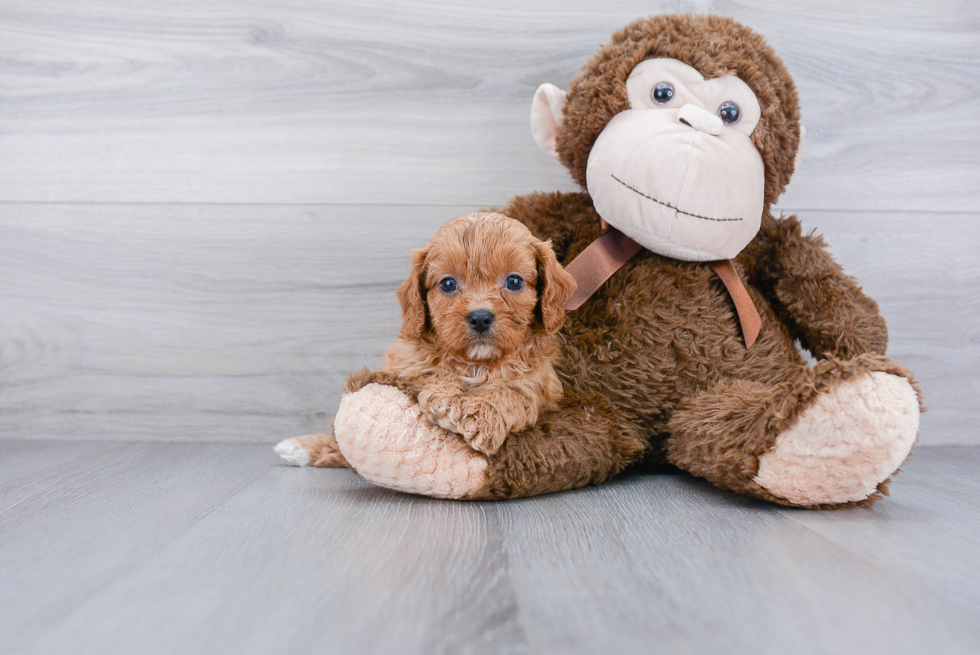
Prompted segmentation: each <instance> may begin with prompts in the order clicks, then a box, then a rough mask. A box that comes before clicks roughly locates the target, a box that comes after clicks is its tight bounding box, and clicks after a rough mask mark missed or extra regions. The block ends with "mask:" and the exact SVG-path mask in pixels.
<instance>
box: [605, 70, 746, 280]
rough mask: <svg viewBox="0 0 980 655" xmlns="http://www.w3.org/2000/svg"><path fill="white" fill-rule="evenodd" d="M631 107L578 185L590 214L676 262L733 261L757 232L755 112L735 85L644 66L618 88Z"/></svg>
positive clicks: (612, 125)
mask: <svg viewBox="0 0 980 655" xmlns="http://www.w3.org/2000/svg"><path fill="white" fill-rule="evenodd" d="M626 89H627V92H628V94H629V101H630V108H629V109H628V110H626V111H623V112H620V113H619V114H617V115H616V116H615V117H613V119H612V120H611V121H610V122H609V123H608V125H606V127H605V128H604V129H603V130H602V132H601V133H600V134H599V138H598V139H597V140H596V142H595V145H594V146H593V148H592V151H591V152H590V153H589V160H588V167H587V169H586V177H587V181H588V189H589V194H590V195H591V196H592V200H593V202H594V204H595V208H596V211H597V212H598V213H599V215H600V216H602V218H604V219H605V220H606V221H607V222H608V223H609V224H611V225H613V226H615V227H616V228H618V229H619V230H620V231H622V232H624V233H625V234H627V235H628V236H629V237H631V238H632V239H634V240H635V241H637V242H638V243H640V244H642V245H643V246H645V247H646V248H648V249H650V250H652V251H654V252H656V253H659V254H662V255H665V256H668V257H674V258H677V259H683V260H688V261H708V260H714V259H728V258H731V257H734V256H735V255H737V254H738V253H739V251H741V250H742V248H744V247H745V246H746V245H747V244H748V243H749V241H751V240H752V237H754V236H755V234H756V233H757V232H758V231H759V225H760V221H761V219H762V210H763V204H764V200H765V168H764V165H763V162H762V157H760V156H759V152H758V151H757V150H756V148H755V145H753V143H752V140H751V138H750V137H751V134H752V130H753V129H754V128H755V125H756V123H757V122H758V121H759V117H760V110H759V103H758V101H757V100H756V97H755V94H753V93H752V91H751V90H750V89H749V87H748V86H747V85H746V84H745V83H744V82H742V81H741V80H739V79H738V78H737V77H734V76H731V75H729V76H725V77H720V78H715V79H711V80H705V79H704V78H703V77H702V76H701V74H700V73H699V72H698V71H697V70H696V69H694V68H692V67H690V66H688V65H687V64H684V63H681V62H679V61H677V60H676V59H648V60H646V61H643V62H641V63H640V64H639V65H638V66H637V67H636V68H634V69H633V71H632V73H631V74H630V76H629V79H628V80H627V82H626Z"/></svg>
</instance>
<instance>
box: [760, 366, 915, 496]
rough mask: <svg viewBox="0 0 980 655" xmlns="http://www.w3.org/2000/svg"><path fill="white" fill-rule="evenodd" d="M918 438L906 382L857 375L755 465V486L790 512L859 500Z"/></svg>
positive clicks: (825, 397) (814, 408) (823, 400)
mask: <svg viewBox="0 0 980 655" xmlns="http://www.w3.org/2000/svg"><path fill="white" fill-rule="evenodd" d="M918 431H919V403H918V400H917V397H916V393H915V389H913V388H912V385H911V384H909V381H908V380H906V379H905V378H903V377H900V376H897V375H891V374H889V373H883V372H880V371H878V372H874V373H870V374H868V375H862V376H861V377H858V378H855V379H851V380H848V381H846V382H844V383H842V384H840V385H839V386H837V387H835V388H834V389H832V390H831V391H829V392H828V393H825V394H823V395H820V396H818V397H817V398H816V400H815V401H814V402H813V404H812V405H811V406H810V407H808V408H807V409H806V410H805V411H804V412H803V414H802V415H801V416H800V418H799V420H798V421H797V423H796V424H795V425H794V426H793V427H791V428H790V429H789V430H786V431H785V432H783V433H782V434H781V435H779V437H777V439H776V446H775V447H774V448H773V449H772V450H771V451H769V452H768V453H766V454H765V455H763V456H762V457H760V458H759V471H758V475H757V476H756V478H755V482H757V483H758V484H759V485H761V486H762V487H764V488H765V489H766V490H767V491H769V492H770V493H772V494H774V495H776V496H779V497H780V498H785V499H786V500H788V501H790V502H791V503H794V504H797V505H804V506H806V505H823V504H838V503H846V502H852V501H859V500H864V499H865V498H867V497H868V496H870V495H871V494H873V493H874V492H875V490H876V489H877V487H878V484H879V483H881V482H883V481H884V480H885V479H887V478H888V477H889V476H890V475H891V474H892V473H894V472H895V470H896V469H898V467H899V465H900V464H901V463H902V462H903V461H905V458H906V457H907V456H908V454H909V451H910V450H911V448H912V444H913V443H914V442H915V439H916V435H917V434H918Z"/></svg>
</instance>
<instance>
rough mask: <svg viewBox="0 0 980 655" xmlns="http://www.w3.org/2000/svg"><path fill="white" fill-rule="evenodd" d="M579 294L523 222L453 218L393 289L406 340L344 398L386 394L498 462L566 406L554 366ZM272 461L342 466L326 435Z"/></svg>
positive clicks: (286, 449)
mask: <svg viewBox="0 0 980 655" xmlns="http://www.w3.org/2000/svg"><path fill="white" fill-rule="evenodd" d="M574 290H575V279H574V278H573V277H572V276H571V275H570V274H568V273H567V272H565V270H564V269H562V267H561V266H560V265H559V264H558V261H557V260H556V258H555V253H554V251H553V250H552V248H551V244H550V243H549V242H543V241H540V240H538V239H536V238H535V237H534V235H532V234H531V231H530V230H528V228H527V227H525V226H524V225H523V224H522V223H520V222H518V221H516V220H514V219H512V218H508V217H506V216H503V215H502V214H497V213H494V212H475V213H471V214H465V215H463V216H459V217H457V218H454V219H453V220H451V221H449V222H448V223H446V224H445V225H444V226H442V227H441V228H439V230H438V231H437V232H436V234H435V236H434V237H432V240H431V241H429V243H428V244H426V246H425V247H424V248H422V249H421V250H415V251H414V252H413V255H412V268H411V274H410V275H409V278H408V280H406V281H405V283H404V284H402V285H401V287H400V288H399V289H398V300H399V302H400V303H401V309H402V328H401V332H400V335H399V339H398V340H397V341H396V342H395V343H394V344H393V345H392V347H391V349H390V350H389V351H388V354H387V355H385V357H384V358H383V359H382V362H381V364H382V368H381V370H380V371H377V372H373V373H372V372H368V371H367V370H366V369H365V371H363V372H361V373H355V374H353V375H352V376H351V379H350V380H349V381H348V386H347V388H348V390H349V391H353V390H356V389H358V388H360V387H362V386H364V385H365V384H367V383H368V382H382V383H385V384H393V385H395V386H397V387H399V388H400V389H401V390H402V391H405V392H406V393H408V394H409V395H410V396H414V397H415V398H416V399H417V400H418V404H419V407H420V409H421V410H422V411H423V412H424V413H426V414H427V415H428V416H429V417H430V418H431V419H432V421H433V422H435V423H436V424H438V425H439V426H441V427H443V428H445V429H446V430H450V431H452V432H456V433H458V434H460V435H461V436H462V437H463V439H465V440H466V442H467V443H468V444H469V445H470V446H471V447H472V448H474V449H475V450H478V451H480V452H481V453H484V454H486V455H493V454H494V453H496V452H497V451H498V450H499V449H500V447H501V446H502V445H503V443H504V440H505V439H506V437H507V435H508V434H510V433H512V432H519V431H520V430H522V429H524V428H525V427H527V426H529V425H533V424H534V423H535V421H537V419H538V416H539V415H540V414H541V413H542V412H543V411H546V410H548V409H552V408H553V407H555V404H556V402H557V401H558V399H559V398H560V397H561V393H562V387H561V382H560V381H559V379H558V376H557V375H556V373H555V370H554V368H553V366H552V365H553V362H554V361H555V359H556V357H557V355H558V338H557V333H558V330H559V329H560V328H561V326H562V323H563V321H564V319H565V310H564V304H565V302H566V301H567V300H568V298H569V297H570V296H571V295H572V292H573V291H574ZM275 450H276V452H277V453H279V455H281V456H282V458H283V459H285V460H286V461H287V462H289V463H291V464H295V465H298V466H305V465H312V466H323V467H331V466H346V465H347V463H346V461H345V460H344V458H343V455H342V454H341V453H340V449H339V448H338V447H337V442H336V440H335V439H334V437H333V435H323V434H315V435H307V436H303V437H296V438H294V439H287V440H285V441H283V442H280V443H279V444H278V445H277V446H276V448H275Z"/></svg>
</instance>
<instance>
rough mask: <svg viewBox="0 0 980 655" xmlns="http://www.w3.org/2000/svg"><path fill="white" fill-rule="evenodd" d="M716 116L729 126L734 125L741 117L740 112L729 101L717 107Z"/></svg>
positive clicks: (736, 106)
mask: <svg viewBox="0 0 980 655" xmlns="http://www.w3.org/2000/svg"><path fill="white" fill-rule="evenodd" d="M718 116H720V117H721V120H723V121H724V122H726V123H728V124H729V125H734V124H735V123H737V122H738V119H740V118H741V117H742V110H740V109H739V108H738V105H736V104H735V103H734V102H732V101H731V100H726V101H725V102H723V103H721V107H718Z"/></svg>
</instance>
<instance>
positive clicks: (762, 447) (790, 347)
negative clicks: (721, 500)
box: [355, 16, 909, 508]
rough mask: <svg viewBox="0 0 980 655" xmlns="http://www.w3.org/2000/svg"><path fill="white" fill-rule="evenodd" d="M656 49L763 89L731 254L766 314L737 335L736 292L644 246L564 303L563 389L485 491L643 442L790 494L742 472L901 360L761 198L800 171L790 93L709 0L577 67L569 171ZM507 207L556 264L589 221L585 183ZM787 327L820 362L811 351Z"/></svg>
mask: <svg viewBox="0 0 980 655" xmlns="http://www.w3.org/2000/svg"><path fill="white" fill-rule="evenodd" d="M652 57H669V58H673V59H678V60H680V61H682V62H684V63H687V64H689V65H691V66H693V67H695V68H697V69H698V70H699V71H701V73H702V74H703V75H704V76H705V77H706V78H714V77H718V76H722V75H727V74H734V75H737V76H738V77H739V78H740V79H742V80H743V81H744V82H745V83H746V84H748V85H749V87H750V88H751V89H752V90H753V91H754V92H755V94H756V96H757V97H758V100H759V104H760V107H761V109H762V118H761V120H760V121H759V123H758V125H757V126H756V128H755V130H754V132H753V134H752V140H753V142H754V143H755V145H756V147H757V148H758V150H759V153H760V154H761V156H762V159H763V163H764V166H765V209H764V212H763V217H762V226H761V229H760V231H759V233H758V235H757V236H756V237H755V239H754V240H753V241H752V242H751V243H750V244H749V246H748V247H747V248H746V249H745V250H744V251H743V252H742V253H741V254H740V255H739V256H738V257H737V258H736V260H735V265H736V268H737V270H738V272H739V275H740V276H741V278H742V279H743V280H744V281H745V283H746V288H747V291H748V293H749V294H750V296H751V298H752V300H753V302H754V303H755V305H756V307H757V308H758V310H759V313H760V315H761V318H762V329H761V332H760V334H759V338H758V341H757V342H756V343H755V345H754V346H753V347H752V348H751V349H747V348H746V347H745V343H744V341H743V340H742V335H741V332H740V328H739V324H738V321H737V318H736V313H735V308H734V305H733V303H732V300H731V297H730V296H729V294H728V292H727V290H726V289H725V287H724V285H723V284H722V282H721V281H720V280H719V279H718V278H717V277H716V276H715V274H714V273H713V272H712V270H711V269H710V268H709V267H707V266H706V265H705V264H703V263H698V262H685V261H679V260H676V259H669V258H666V257H662V256H660V255H657V254H654V253H652V252H649V251H646V250H644V251H641V252H640V254H638V255H637V256H636V257H634V258H633V259H632V260H631V261H629V262H628V263H627V264H626V265H625V266H623V267H622V268H621V269H619V270H618V271H617V272H616V273H615V274H614V275H613V276H612V277H611V278H610V279H609V280H608V281H607V282H606V283H605V284H603V286H602V287H600V288H599V290H598V291H597V292H596V293H595V294H594V295H593V296H592V297H591V298H590V299H589V300H588V301H587V302H586V303H585V304H584V305H583V306H582V307H581V308H579V309H577V310H575V311H574V312H572V313H570V314H569V317H568V319H567V321H566V324H565V326H564V327H563V328H562V330H561V332H560V338H561V343H562V349H561V359H560V361H559V363H558V364H557V366H556V368H557V372H558V375H559V376H560V378H561V380H562V382H563V383H564V385H565V392H566V396H565V399H564V400H563V401H562V403H561V406H560V407H559V408H558V409H557V410H556V411H554V412H549V413H545V414H543V415H542V416H541V417H540V419H539V421H538V422H537V424H535V425H533V426H531V427H529V428H527V429H526V430H524V431H523V432H519V433H516V434H513V435H511V436H510V437H508V439H507V440H506V442H505V443H504V445H503V447H502V448H501V449H500V450H499V452H498V453H497V454H496V456H494V457H490V458H488V461H489V465H490V469H489V470H490V475H489V478H488V481H487V486H486V489H485V490H484V491H483V492H481V493H479V494H476V496H478V497H488V498H507V497H514V496H526V495H532V494H536V493H545V492H549V491H557V490H561V489H570V488H574V487H578V486H582V485H585V484H590V483H592V484H594V483H598V482H602V481H603V480H605V479H607V478H608V477H609V476H611V475H614V474H616V473H617V472H619V471H621V470H622V469H623V468H624V467H626V466H628V465H629V464H631V463H634V462H638V461H640V460H641V459H644V458H646V459H647V460H648V461H649V462H652V463H661V464H662V463H671V464H674V465H676V466H678V467H680V468H682V469H685V470H687V471H689V472H691V473H692V474H694V475H699V476H703V477H705V478H707V479H708V480H710V481H711V482H713V483H714V484H716V485H718V486H721V487H724V488H727V489H731V490H733V491H735V492H738V493H742V494H747V495H750V496H754V497H757V498H760V499H764V500H767V501H771V502H775V503H783V504H788V503H787V501H785V500H784V499H781V498H778V497H775V496H774V495H772V494H771V493H769V492H768V491H766V490H765V489H763V488H762V487H760V486H759V485H758V484H757V483H755V482H754V481H753V478H754V477H755V476H756V474H757V472H758V467H759V457H760V455H762V454H764V453H766V452H768V451H770V450H771V449H772V448H773V446H774V444H775V441H776V438H777V437H778V436H779V434H780V433H781V432H783V431H785V430H786V429H788V428H790V427H792V426H793V424H794V422H796V421H797V420H798V418H799V416H800V415H801V414H802V413H803V412H804V411H805V410H806V408H807V407H808V406H809V405H810V404H811V403H812V402H813V399H814V398H815V397H816V396H817V395H818V394H821V393H826V392H827V391H830V390H832V389H833V388H835V386H836V385H839V384H840V383H841V382H842V381H844V380H847V379H852V378H854V377H856V376H862V375H870V374H871V373H873V372H876V371H882V372H886V373H891V374H894V375H898V376H903V377H906V378H908V377H909V373H908V371H906V370H905V369H904V368H902V367H899V366H897V365H895V364H893V363H891V362H890V361H889V360H888V359H887V358H886V357H885V356H884V353H885V349H886V346H887V342H888V335H887V330H886V328H885V322H884V320H883V319H882V318H881V316H880V315H879V313H878V306H877V304H876V303H875V302H874V301H873V300H871V299H870V298H868V297H867V296H865V295H864V294H863V293H862V291H861V289H860V287H859V286H858V285H857V283H856V282H855V281H854V280H853V279H852V278H850V277H848V276H847V275H845V274H844V272H843V271H842V270H841V267H840V266H839V265H838V264H837V263H836V262H835V261H834V260H833V258H832V257H831V256H830V254H829V253H828V252H827V250H826V246H825V244H824V242H823V240H822V239H821V238H820V237H819V236H816V235H813V234H805V233H804V232H803V230H802V229H801V227H800V224H799V222H798V221H797V219H796V217H795V216H790V217H788V218H780V219H777V218H775V217H773V216H772V215H771V214H770V211H769V208H770V206H771V205H772V204H773V203H775V201H776V199H777V198H778V197H779V195H780V194H781V193H782V192H783V189H784V188H785V186H786V184H787V183H788V182H789V179H790V177H791V176H792V174H793V166H794V157H795V154H796V151H797V149H798V147H799V141H800V126H799V109H798V102H797V97H796V91H795V87H794V85H793V81H792V79H791V78H790V76H789V73H788V72H787V70H786V69H785V67H784V66H783V64H782V62H781V61H780V60H779V58H778V57H777V56H776V55H775V54H774V53H773V51H772V49H771V48H770V47H769V46H768V45H767V44H766V43H765V42H764V41H763V39H762V37H761V36H759V35H758V34H756V33H754V32H752V31H751V30H749V29H748V28H746V27H744V26H742V25H740V24H738V23H736V22H735V21H733V20H731V19H728V18H722V17H717V16H657V17H653V18H649V19H644V20H639V21H636V22H635V23H633V24H631V25H629V26H627V27H626V28H624V29H623V30H621V31H619V32H617V33H616V34H615V35H613V38H612V41H611V42H610V43H609V44H608V45H607V46H605V47H603V48H602V49H601V50H599V52H598V53H597V54H596V55H595V57H594V58H593V59H592V60H591V61H590V62H589V63H588V64H587V65H586V66H585V67H584V68H583V70H582V73H581V74H580V75H579V76H578V77H577V78H576V79H575V80H574V81H573V82H572V84H571V89H570V92H569V94H568V97H567V101H566V104H565V109H564V122H563V123H562V124H561V126H560V128H559V130H558V133H557V149H558V154H559V156H560V159H561V161H562V162H563V163H564V164H565V165H566V166H567V167H568V169H569V171H570V172H571V173H572V176H573V177H574V178H575V180H576V181H577V182H579V184H581V185H582V186H583V188H584V187H585V172H586V163H587V161H588V157H589V153H590V150H591V148H592V146H593V144H594V143H595V140H596V138H597V137H598V135H599V133H600V132H601V131H602V129H603V128H604V127H605V126H606V124H607V123H608V122H609V121H610V119H611V118H612V117H613V116H615V115H616V114H617V113H618V112H620V111H622V110H623V109H625V108H627V107H628V106H629V105H628V97H627V92H626V78H627V76H628V75H629V73H630V72H631V71H632V70H633V68H634V67H635V66H636V65H637V64H638V63H639V62H640V61H642V60H644V59H647V58H652ZM503 212H504V213H506V214H507V215H509V216H512V217H514V218H516V219H518V220H520V221H521V222H523V223H524V224H526V225H527V226H528V227H529V228H530V229H531V230H532V232H533V233H534V234H535V235H536V236H537V237H538V238H540V239H550V240H551V241H552V243H553V245H554V247H555V252H556V254H557V257H558V260H559V261H561V262H562V263H565V264H567V263H568V262H570V261H571V260H572V259H574V258H575V257H576V256H577V255H578V254H579V253H581V252H582V251H583V250H584V249H585V247H586V246H588V245H589V244H590V243H591V242H592V241H594V240H595V239H596V238H597V237H598V236H599V234H600V220H599V216H598V215H597V214H596V212H595V210H594V208H593V205H592V201H591V199H590V197H589V195H588V194H587V193H534V194H531V195H527V196H522V197H518V198H514V199H513V200H512V201H511V202H510V204H509V205H508V206H507V207H506V208H505V209H503ZM794 340H799V342H800V343H801V344H802V346H803V347H804V348H805V349H807V350H809V351H810V352H811V353H812V354H813V355H814V356H815V357H817V358H819V359H821V360H823V361H821V362H820V363H819V364H818V365H817V366H816V367H815V368H814V369H812V370H811V369H810V368H808V367H807V366H806V365H805V364H804V362H803V360H802V358H801V357H800V355H799V353H798V351H797V349H796V347H795V345H794ZM365 379H367V378H365ZM362 381H363V380H357V381H355V382H356V383H358V384H359V383H360V382H362ZM379 381H380V380H379ZM406 390H407V391H411V390H409V389H406ZM886 487H887V481H886V482H885V483H882V484H881V485H879V492H880V493H883V492H884V491H885V489H886ZM879 497H880V496H879V495H878V494H875V495H872V496H871V497H870V498H868V499H866V500H863V501H859V502H848V503H841V504H837V505H833V506H832V507H835V508H836V507H848V506H854V505H860V504H868V503H871V502H874V501H875V500H877V498H879ZM818 507H822V506H818Z"/></svg>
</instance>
